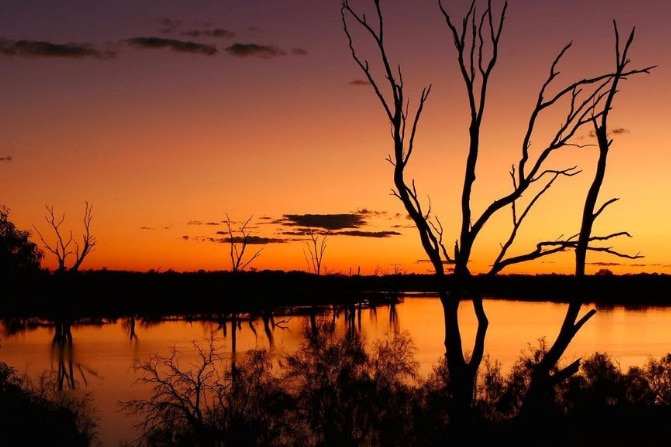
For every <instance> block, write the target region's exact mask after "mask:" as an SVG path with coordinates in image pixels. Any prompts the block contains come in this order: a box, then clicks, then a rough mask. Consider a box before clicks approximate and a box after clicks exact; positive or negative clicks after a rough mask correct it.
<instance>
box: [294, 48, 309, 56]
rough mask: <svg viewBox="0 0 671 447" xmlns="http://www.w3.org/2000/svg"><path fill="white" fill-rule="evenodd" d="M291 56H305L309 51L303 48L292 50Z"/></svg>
mask: <svg viewBox="0 0 671 447" xmlns="http://www.w3.org/2000/svg"><path fill="white" fill-rule="evenodd" d="M291 54H293V55H294V56H305V55H306V54H308V50H304V49H303V48H292V49H291Z"/></svg>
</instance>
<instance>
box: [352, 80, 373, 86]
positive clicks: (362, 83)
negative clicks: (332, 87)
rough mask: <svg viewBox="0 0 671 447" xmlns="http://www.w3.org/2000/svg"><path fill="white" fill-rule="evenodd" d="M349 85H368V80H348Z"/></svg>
mask: <svg viewBox="0 0 671 447" xmlns="http://www.w3.org/2000/svg"><path fill="white" fill-rule="evenodd" d="M348 84H349V85H370V82H368V81H364V80H363V79H354V80H353V81H349V82H348Z"/></svg>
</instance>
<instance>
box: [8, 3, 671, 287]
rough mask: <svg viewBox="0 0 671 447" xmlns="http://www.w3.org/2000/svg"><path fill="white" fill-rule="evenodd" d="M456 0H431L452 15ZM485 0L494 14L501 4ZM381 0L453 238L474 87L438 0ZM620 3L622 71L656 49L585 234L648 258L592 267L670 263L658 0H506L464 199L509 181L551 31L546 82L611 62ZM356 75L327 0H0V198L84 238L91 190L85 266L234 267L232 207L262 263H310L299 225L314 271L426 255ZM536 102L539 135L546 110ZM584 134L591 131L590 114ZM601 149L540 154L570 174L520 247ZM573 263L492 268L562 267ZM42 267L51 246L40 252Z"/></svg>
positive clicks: (670, 98)
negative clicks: (554, 65)
mask: <svg viewBox="0 0 671 447" xmlns="http://www.w3.org/2000/svg"><path fill="white" fill-rule="evenodd" d="M469 3H470V2H469V1H468V0H454V1H451V0H446V1H444V4H445V5H446V7H447V8H448V9H449V10H451V11H453V15H454V17H456V18H457V20H458V21H460V20H461V17H462V14H463V13H464V12H465V11H466V9H467V6H468V4H469ZM493 3H494V5H495V9H496V10H497V11H498V10H499V8H500V6H501V5H502V2H500V1H498V0H494V1H493ZM351 4H352V5H353V6H354V7H355V8H357V9H362V8H369V7H370V2H369V1H368V0H352V1H351ZM382 7H383V11H385V12H386V16H385V20H386V27H387V28H386V30H387V33H388V35H387V38H388V45H389V47H388V48H389V51H390V53H391V54H392V56H393V57H394V58H395V61H394V63H400V64H401V65H402V68H403V72H404V80H405V83H406V89H407V90H406V92H407V95H409V99H410V101H411V107H413V106H416V104H417V99H418V97H419V92H420V90H421V88H422V87H423V86H425V85H427V84H432V93H431V97H430V98H429V101H428V102H427V104H426V107H425V112H424V115H423V120H422V122H421V124H420V129H419V134H418V137H417V141H416V149H415V151H416V152H415V155H414V158H413V159H412V161H411V166H410V167H409V171H408V172H409V174H410V176H411V177H413V178H415V179H416V180H417V187H418V190H419V193H420V197H423V198H427V200H428V198H429V197H430V199H431V205H432V211H433V214H434V215H437V216H438V217H440V219H441V222H442V223H443V225H444V227H445V233H446V237H445V239H446V240H455V239H456V237H457V233H458V225H459V220H458V219H459V216H458V214H457V212H458V204H459V193H460V183H461V179H462V178H463V163H464V160H465V155H466V149H467V145H466V141H467V140H466V138H467V114H466V113H467V111H466V106H467V104H466V96H465V90H464V87H463V82H462V80H461V78H460V77H459V76H458V72H457V70H456V68H457V66H456V60H455V52H454V49H453V46H452V41H451V37H450V35H449V34H448V33H449V30H448V28H447V27H446V26H445V23H444V21H443V18H442V15H441V14H440V11H439V9H438V6H437V3H436V2H435V1H425V0H421V1H412V2H410V1H407V0H406V1H402V0H389V1H384V0H383V1H382ZM613 20H616V21H617V23H618V27H619V29H620V34H621V36H626V35H628V33H629V31H630V30H631V28H632V27H633V26H635V27H636V39H635V42H634V45H633V47H632V50H631V52H630V59H631V66H632V68H634V67H635V68H641V67H645V66H650V65H657V67H656V68H655V69H654V70H653V71H652V72H651V74H649V75H640V76H635V77H633V78H631V79H629V80H627V81H626V82H623V83H622V84H621V88H620V93H619V94H618V96H617V97H616V99H615V104H614V110H613V112H612V114H611V119H610V128H611V129H618V130H619V132H618V133H617V134H614V135H613V139H614V142H613V145H612V150H611V155H610V161H609V171H608V174H607V177H606V182H605V184H604V187H603V189H602V193H601V196H600V197H601V200H600V202H599V203H603V202H604V201H605V200H607V199H609V198H612V197H618V198H619V199H620V200H619V201H617V202H616V203H615V204H613V205H611V206H610V207H608V209H607V211H605V212H604V213H603V215H602V216H601V217H600V220H598V221H597V225H596V229H595V230H596V232H597V233H610V232H615V231H621V230H626V231H629V232H630V233H631V234H632V236H633V237H632V238H629V239H617V240H614V241H611V242H612V243H611V244H610V245H612V246H613V247H615V248H617V249H618V250H619V251H622V252H626V253H630V254H635V253H640V254H642V255H643V256H644V258H641V259H638V260H626V259H621V258H614V257H603V256H601V257H600V256H596V255H591V254H590V255H588V262H591V264H590V266H589V269H588V272H590V271H591V272H594V271H596V270H598V269H600V268H609V269H611V270H612V271H614V272H616V273H640V272H660V273H670V272H671V268H670V266H671V259H670V256H671V227H670V226H669V224H668V223H669V222H670V221H671V207H670V206H669V201H670V198H669V191H671V175H669V172H670V168H671V150H670V149H671V147H670V146H671V144H670V143H669V141H670V140H669V137H668V128H669V118H671V116H670V114H669V104H670V103H671V93H670V91H669V85H670V83H671V51H670V50H671V43H670V42H671V27H669V26H668V24H669V22H670V21H671V2H666V1H659V0H590V1H581V0H546V1H542V2H540V1H536V0H510V1H509V6H508V13H507V20H506V23H505V25H504V30H503V37H502V42H501V48H500V57H499V63H498V66H497V68H496V69H495V72H494V75H493V79H492V81H491V85H490V95H491V96H490V98H489V102H488V109H487V113H486V118H485V123H484V126H483V129H484V133H483V142H482V144H483V146H482V161H481V163H482V164H481V166H480V168H479V169H478V180H477V182H476V185H475V196H474V200H473V207H474V212H475V213H476V214H479V213H480V212H481V211H482V209H483V207H484V206H485V205H486V204H488V203H489V202H491V201H492V200H494V199H495V198H497V197H498V196H500V195H502V194H503V193H502V191H507V190H508V189H509V188H510V178H509V174H508V172H509V169H510V166H511V165H512V164H513V163H515V162H516V161H517V159H518V158H519V156H518V148H519V147H520V142H521V138H522V136H523V133H524V131H525V128H526V123H527V120H528V116H529V113H530V112H531V107H532V106H533V103H534V101H535V97H536V95H537V93H538V89H539V87H540V85H541V83H542V82H543V81H544V80H545V78H546V76H547V73H548V70H549V66H550V63H551V62H552V60H553V59H554V57H555V56H556V55H557V54H558V52H559V51H560V50H561V48H562V47H563V46H564V45H565V44H566V43H568V42H569V41H572V42H573V46H572V47H571V49H570V50H569V52H568V53H567V55H566V56H565V58H564V59H563V62H562V64H561V65H560V67H559V69H560V71H561V73H562V75H561V76H560V78H559V81H558V86H559V85H560V84H561V85H564V84H566V83H568V82H569V81H572V80H575V79H577V78H582V77H586V76H590V75H594V74H596V73H600V72H604V71H608V70H611V69H612V66H613V63H614V33H613V25H612V21H613ZM360 42H361V49H362V51H363V50H365V48H366V44H364V43H363V41H360ZM373 56H374V53H368V57H369V58H370V59H371V61H372V60H373ZM363 79H364V77H363V74H362V73H361V72H360V70H359V68H358V67H357V66H356V64H355V63H354V61H353V60H352V57H351V54H350V52H349V48H348V46H347V38H346V36H345V34H344V31H343V28H342V22H341V18H340V1H339V0H320V1H314V0H281V1H278V0H200V1H197V2H192V1H186V0H182V1H177V0H163V1H160V2H156V1H153V0H151V1H150V0H134V1H125V0H124V1H119V2H90V1H85V0H63V1H59V2H53V1H50V0H3V1H2V2H1V3H0V92H1V93H0V98H1V100H0V191H1V192H2V195H1V196H0V203H2V204H4V205H6V206H7V207H8V208H9V209H10V219H11V220H12V221H13V222H14V223H15V224H16V225H17V226H18V227H19V228H20V229H26V230H30V229H32V228H33V225H35V226H37V228H39V229H40V231H41V232H42V233H43V234H45V235H46V234H50V233H48V230H49V227H48V225H47V223H46V222H45V219H44V218H45V215H46V209H45V205H49V206H53V207H54V209H55V210H56V212H57V214H59V215H60V214H61V213H65V223H64V228H65V227H67V228H71V229H72V230H73V232H74V235H75V236H78V235H79V234H80V232H81V217H82V215H83V211H84V204H85V202H86V201H88V202H89V203H90V204H91V205H92V206H93V216H94V218H93V222H92V230H93V233H94V234H95V236H96V238H97V240H98V245H97V247H96V249H95V251H94V252H92V253H91V255H90V257H89V258H88V259H87V260H86V261H85V263H84V264H83V266H82V268H85V269H98V268H103V267H106V268H109V269H122V270H139V271H146V270H150V269H160V270H162V271H165V270H168V269H173V270H176V271H195V270H198V269H204V270H227V269H229V268H230V260H229V257H228V246H227V245H225V244H222V243H221V240H222V238H223V237H224V235H223V234H221V233H220V232H222V231H225V230H226V226H225V225H224V222H223V221H224V220H225V218H226V215H228V216H230V218H231V219H232V220H234V221H236V222H240V223H241V222H243V221H245V220H246V219H248V218H249V217H250V216H253V217H252V220H251V222H250V225H249V227H248V229H249V231H250V232H251V233H252V234H253V235H254V236H258V237H259V238H261V239H260V240H259V242H263V243H262V244H259V245H253V246H250V247H249V248H248V250H251V251H252V252H254V251H256V250H258V249H263V251H262V252H261V255H260V257H259V258H258V259H257V260H255V262H254V263H253V264H252V265H253V266H254V267H255V268H257V269H282V270H306V269H307V263H306V260H305V256H304V251H305V240H306V239H305V236H304V235H303V234H301V233H302V230H304V229H305V228H306V226H307V225H309V226H311V227H312V228H314V229H315V230H318V231H319V230H323V231H328V232H329V236H328V245H327V249H326V253H325V256H324V264H325V266H326V269H327V271H328V272H342V273H349V272H356V271H358V269H359V268H360V269H361V270H360V271H361V273H363V274H372V273H375V272H378V273H379V272H391V271H394V270H395V269H401V270H402V271H406V272H421V273H423V272H427V271H429V264H428V263H425V262H422V260H423V259H425V256H424V253H423V251H422V249H421V246H420V243H419V239H418V237H417V235H416V232H415V231H414V228H413V227H412V225H411V224H410V221H409V220H408V219H407V218H406V217H405V212H404V210H403V208H402V205H401V203H400V202H399V201H398V200H397V199H396V198H394V197H393V196H392V195H391V194H390V191H391V188H392V186H393V182H392V168H391V165H390V164H389V163H388V162H387V161H386V157H387V155H388V154H389V153H390V151H391V150H392V146H391V138H390V136H389V125H388V123H387V120H386V117H385V115H384V113H383V110H382V108H381V106H380V104H379V102H378V100H377V98H376V97H375V95H374V93H373V91H372V89H371V88H370V86H369V85H366V84H364V83H362V82H360V81H363ZM362 84H363V85H362ZM548 118H549V119H548V120H547V121H546V122H544V123H543V125H542V126H541V127H540V128H539V131H540V132H541V134H539V136H538V138H539V139H542V131H543V129H554V128H555V127H556V126H557V125H558V124H559V121H558V119H559V118H558V117H557V116H556V115H555V116H551V117H548ZM543 126H546V127H543ZM547 126H549V127H547ZM580 137H581V138H582V140H581V141H583V142H586V143H589V142H590V141H589V138H590V137H589V135H588V129H585V131H584V132H583V134H582V135H581V136H580ZM541 144H542V143H541V142H539V146H540V145H541ZM595 160H596V151H595V149H594V148H592V149H591V150H590V149H583V150H578V149H574V150H568V151H567V155H566V156H564V157H562V158H557V159H556V160H553V163H557V166H561V167H566V166H568V165H574V164H575V165H578V166H579V167H580V168H581V169H583V173H582V174H581V175H579V176H578V177H575V178H570V179H563V180H561V181H559V182H558V183H557V184H556V185H555V187H554V190H553V191H552V192H551V193H549V194H548V195H547V197H546V198H545V200H544V201H543V203H542V204H540V205H539V206H538V208H537V209H536V212H535V213H534V215H533V216H531V217H530V218H529V221H528V222H527V223H526V225H525V226H524V227H523V228H522V232H523V234H522V235H521V238H520V240H519V243H518V245H516V248H515V250H514V251H515V252H520V253H521V252H524V251H527V250H528V249H529V248H530V247H533V246H534V243H535V242H536V241H537V240H552V239H556V238H558V237H560V236H561V235H569V234H574V233H576V232H577V231H578V228H579V220H578V219H579V213H580V209H581V206H582V201H583V199H584V195H585V193H586V185H587V184H588V182H589V181H590V180H591V174H592V172H593V171H592V170H593V166H594V161H595ZM427 203H428V202H427ZM508 221H509V216H508V215H507V214H506V213H503V214H502V215H501V216H500V217H499V218H497V219H495V220H494V221H492V222H491V227H490V228H488V229H487V231H485V232H484V233H483V234H482V235H481V239H480V241H479V242H478V243H476V246H475V250H474V253H473V257H472V266H471V268H472V271H474V272H479V271H485V270H486V268H487V266H488V265H489V264H490V263H491V261H492V260H493V259H494V256H495V255H496V253H497V250H498V247H499V244H500V243H502V242H503V241H504V240H505V238H506V236H507V228H508V223H509V222H508ZM36 241H37V240H36ZM448 245H451V244H448ZM572 259H573V258H572V255H571V254H566V255H561V256H558V257H551V258H545V259H544V260H543V261H542V262H536V263H532V264H528V265H524V266H520V267H516V268H514V269H509V270H505V271H504V273H514V272H531V273H537V272H538V273H547V272H557V273H571V272H572V270H573V269H572V265H571V262H572ZM611 263H612V264H611ZM45 266H47V267H50V268H53V267H54V266H55V259H54V258H53V257H51V256H50V255H47V258H46V259H45Z"/></svg>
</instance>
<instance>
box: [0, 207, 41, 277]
mask: <svg viewBox="0 0 671 447" xmlns="http://www.w3.org/2000/svg"><path fill="white" fill-rule="evenodd" d="M43 257H44V253H42V251H41V250H40V249H39V247H38V246H37V244H35V243H34V242H31V241H30V232H28V231H23V230H19V229H18V228H16V226H15V225H14V223H13V222H12V221H10V220H9V208H7V207H5V206H4V205H0V274H2V275H8V274H10V273H16V272H28V271H37V270H39V268H40V262H41V261H42V258H43Z"/></svg>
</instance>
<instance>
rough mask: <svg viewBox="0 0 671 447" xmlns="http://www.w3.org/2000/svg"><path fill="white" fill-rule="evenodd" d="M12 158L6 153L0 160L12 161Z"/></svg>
mask: <svg viewBox="0 0 671 447" xmlns="http://www.w3.org/2000/svg"><path fill="white" fill-rule="evenodd" d="M12 160H14V159H13V158H12V156H11V155H6V156H4V157H0V161H12Z"/></svg>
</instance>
